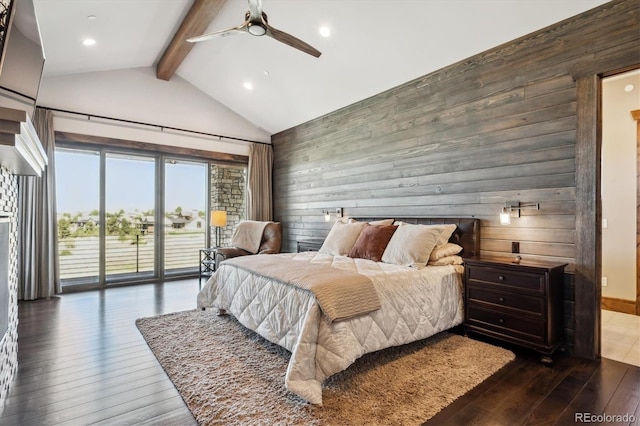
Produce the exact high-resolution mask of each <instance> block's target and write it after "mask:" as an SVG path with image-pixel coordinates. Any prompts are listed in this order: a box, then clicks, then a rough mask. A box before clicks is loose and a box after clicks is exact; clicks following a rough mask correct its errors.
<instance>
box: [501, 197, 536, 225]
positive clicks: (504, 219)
mask: <svg viewBox="0 0 640 426" xmlns="http://www.w3.org/2000/svg"><path fill="white" fill-rule="evenodd" d="M525 209H527V210H528V209H531V210H540V204H538V203H519V202H518V201H508V202H506V203H505V205H504V207H503V208H502V211H501V212H500V225H509V224H510V223H511V218H512V217H520V210H525Z"/></svg>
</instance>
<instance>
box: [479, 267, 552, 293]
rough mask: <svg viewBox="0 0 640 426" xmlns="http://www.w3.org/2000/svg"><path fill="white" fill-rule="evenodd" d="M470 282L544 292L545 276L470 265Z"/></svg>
mask: <svg viewBox="0 0 640 426" xmlns="http://www.w3.org/2000/svg"><path fill="white" fill-rule="evenodd" d="M467 268H468V278H469V279H468V284H472V283H474V282H478V283H479V284H482V283H484V284H489V285H491V286H493V287H494V288H497V289H499V288H501V287H509V289H510V290H516V289H520V290H526V291H532V292H536V293H540V294H544V287H545V276H544V275H543V274H533V273H526V272H519V271H511V270H508V269H500V268H488V267H480V268H479V267H474V266H468V267H467Z"/></svg>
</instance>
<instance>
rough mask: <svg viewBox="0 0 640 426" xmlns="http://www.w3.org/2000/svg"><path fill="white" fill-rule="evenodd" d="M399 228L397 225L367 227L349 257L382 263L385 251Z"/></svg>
mask: <svg viewBox="0 0 640 426" xmlns="http://www.w3.org/2000/svg"><path fill="white" fill-rule="evenodd" d="M397 228H398V227H397V226H396V225H386V226H374V225H369V226H365V227H364V228H363V229H362V232H360V236H358V239H357V240H356V243H355V244H354V245H353V248H352V249H351V251H350V252H349V257H359V258H361V259H369V260H373V261H375V262H380V261H382V254H383V253H384V249H385V248H387V244H389V240H390V239H391V237H392V236H393V233H394V232H396V229H397Z"/></svg>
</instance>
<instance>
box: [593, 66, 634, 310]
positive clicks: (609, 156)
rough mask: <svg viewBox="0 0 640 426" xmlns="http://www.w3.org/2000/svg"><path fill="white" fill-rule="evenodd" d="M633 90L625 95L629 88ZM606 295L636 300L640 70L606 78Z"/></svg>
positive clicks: (604, 166)
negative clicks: (637, 154) (636, 116)
mask: <svg viewBox="0 0 640 426" xmlns="http://www.w3.org/2000/svg"><path fill="white" fill-rule="evenodd" d="M628 84H633V85H634V89H633V90H632V91H630V92H625V91H624V87H625V86H626V85H628ZM602 86H603V87H602V104H603V106H604V107H603V114H602V219H603V222H604V220H606V222H607V227H606V228H605V227H604V225H603V229H602V276H603V277H607V283H608V285H607V287H603V288H602V296H604V297H613V298H617V299H626V300H634V301H635V298H636V202H637V201H636V186H637V183H636V173H637V172H636V168H637V166H636V150H637V148H636V122H635V120H634V119H633V117H632V116H631V111H633V110H636V109H640V72H639V71H634V72H633V73H627V74H625V75H623V76H614V77H610V78H608V79H605V80H603V85H602Z"/></svg>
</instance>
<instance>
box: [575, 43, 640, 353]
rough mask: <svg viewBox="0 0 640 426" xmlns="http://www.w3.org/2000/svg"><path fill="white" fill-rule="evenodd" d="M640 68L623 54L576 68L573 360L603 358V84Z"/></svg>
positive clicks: (634, 59)
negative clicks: (601, 346)
mask: <svg viewBox="0 0 640 426" xmlns="http://www.w3.org/2000/svg"><path fill="white" fill-rule="evenodd" d="M637 68H640V63H638V62H637V59H636V58H631V57H629V55H626V56H625V55H624V53H618V54H617V55H612V56H610V57H607V58H606V59H605V60H595V61H593V62H588V63H580V64H576V65H575V66H574V67H573V68H572V69H571V70H570V72H571V75H572V77H573V79H574V81H575V82H576V155H575V158H576V201H575V206H576V240H575V245H576V259H575V262H576V263H575V280H574V284H575V288H574V318H575V324H574V325H575V336H577V337H576V339H575V342H574V354H575V355H577V356H579V357H583V358H588V359H597V358H599V357H600V345H601V335H600V323H601V309H600V303H601V298H602V283H601V276H602V198H601V194H602V192H601V178H600V173H601V159H602V79H603V78H604V77H608V76H611V75H615V74H619V73H623V72H627V71H631V70H634V69H637Z"/></svg>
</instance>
